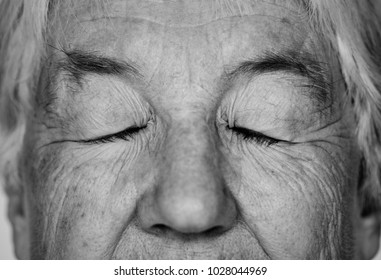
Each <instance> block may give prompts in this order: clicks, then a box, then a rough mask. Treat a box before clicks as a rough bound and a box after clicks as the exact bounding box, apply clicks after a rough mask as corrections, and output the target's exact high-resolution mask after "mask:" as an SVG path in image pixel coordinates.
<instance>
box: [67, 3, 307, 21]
mask: <svg viewBox="0 0 381 280" xmlns="http://www.w3.org/2000/svg"><path fill="white" fill-rule="evenodd" d="M78 2H79V3H77V1H76V2H75V4H74V3H72V2H70V3H72V4H67V3H66V4H65V5H64V6H61V7H60V10H61V11H65V10H66V11H67V12H63V13H62V12H61V13H60V14H61V15H60V16H61V17H62V18H61V21H62V19H63V18H64V22H70V21H72V20H75V21H76V22H78V23H80V22H91V21H97V20H100V19H117V18H118V19H121V18H130V19H143V20H146V21H150V22H153V23H156V24H160V25H165V26H168V27H179V28H181V27H197V26H202V25H207V24H209V23H213V22H215V21H218V20H221V19H226V18H232V17H245V16H258V17H270V18H273V19H274V20H276V21H282V22H283V18H284V17H283V16H280V17H277V16H274V15H271V13H273V10H274V8H275V9H279V10H284V11H285V13H289V15H291V16H293V17H294V16H296V17H300V14H301V12H302V13H303V14H304V13H305V12H306V11H304V10H303V9H301V8H300V7H301V5H299V4H298V3H299V1H297V0H290V2H287V3H286V4H284V2H280V3H281V4H279V3H278V1H277V0H273V1H263V0H255V1H249V0H210V1H208V0H203V1H200V3H199V5H193V6H192V4H184V2H183V1H148V0H146V1H141V2H135V1H115V2H112V3H106V4H105V3H104V2H101V3H102V4H99V3H98V2H99V1H96V2H95V3H93V2H90V3H88V1H86V0H84V1H78ZM152 2H153V3H152ZM261 3H262V4H266V5H268V8H267V11H268V12H267V11H266V13H257V12H256V10H257V9H256V5H257V4H261ZM137 6H138V8H137ZM168 6H170V7H168ZM200 11H201V12H200ZM70 18H71V19H70ZM302 18H303V17H302ZM69 19H70V20H69Z"/></svg>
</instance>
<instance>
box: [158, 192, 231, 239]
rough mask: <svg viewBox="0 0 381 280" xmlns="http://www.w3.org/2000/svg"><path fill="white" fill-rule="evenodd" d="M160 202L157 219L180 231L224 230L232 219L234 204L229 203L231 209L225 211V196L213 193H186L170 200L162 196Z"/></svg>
mask: <svg viewBox="0 0 381 280" xmlns="http://www.w3.org/2000/svg"><path fill="white" fill-rule="evenodd" d="M203 195H204V196H203ZM224 200H225V201H224ZM160 202H161V205H160V208H159V209H160V210H159V212H158V213H157V214H158V217H157V218H158V221H160V222H161V223H162V224H163V225H165V226H166V227H168V228H170V229H172V230H174V231H177V232H180V233H204V232H208V231H211V230H212V229H219V230H221V229H224V230H226V229H228V228H229V227H230V225H231V224H232V220H234V215H235V209H234V208H235V207H234V205H229V208H231V209H230V210H229V211H227V209H226V206H227V203H226V197H219V196H218V195H215V194H214V195H207V194H200V193H198V194H197V193H195V194H192V195H189V194H188V195H187V196H185V197H183V198H182V199H177V200H175V201H171V199H169V200H167V199H166V198H163V199H161V200H160ZM232 208H233V209H232Z"/></svg>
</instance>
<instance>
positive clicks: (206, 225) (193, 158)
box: [138, 129, 237, 234]
mask: <svg viewBox="0 0 381 280" xmlns="http://www.w3.org/2000/svg"><path fill="white" fill-rule="evenodd" d="M177 132H179V131H177ZM198 132H199V133H197V131H191V130H189V131H188V132H186V133H179V134H180V135H182V136H181V137H180V138H178V139H177V138H175V139H174V140H172V141H171V143H168V145H166V148H164V149H163V151H162V154H163V157H162V161H161V164H160V165H161V166H162V168H161V170H160V174H161V175H160V180H159V181H158V183H157V184H156V186H155V187H154V188H153V189H151V190H150V191H148V192H147V193H145V194H144V195H143V197H142V199H141V200H140V202H139V204H138V219H139V221H140V225H141V226H142V228H143V229H144V230H146V231H148V232H155V233H158V232H159V233H164V232H167V233H168V232H172V233H173V232H177V233H182V234H202V233H212V232H213V233H222V232H224V231H226V230H228V229H229V228H231V227H232V225H233V223H234V221H235V219H236V216H237V207H236V203H235V201H234V198H233V196H232V194H231V192H230V191H229V190H228V188H227V185H226V184H225V181H224V179H223V176H222V172H221V168H220V165H221V160H222V157H221V155H219V154H218V150H217V149H216V144H215V141H213V139H212V137H210V132H208V130H207V129H201V131H198ZM197 134H198V135H197ZM200 134H201V135H200ZM202 134H203V135H202ZM208 135H209V137H208Z"/></svg>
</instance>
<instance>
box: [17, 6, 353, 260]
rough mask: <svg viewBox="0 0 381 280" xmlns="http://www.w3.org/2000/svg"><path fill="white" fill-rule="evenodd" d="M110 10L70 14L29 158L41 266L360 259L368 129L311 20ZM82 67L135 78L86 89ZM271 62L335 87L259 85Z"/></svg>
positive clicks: (25, 174) (169, 9)
mask: <svg viewBox="0 0 381 280" xmlns="http://www.w3.org/2000/svg"><path fill="white" fill-rule="evenodd" d="M107 2H110V3H108V5H107V7H96V8H94V7H92V8H91V7H90V6H91V5H94V1H75V2H74V3H75V6H74V7H73V6H70V7H69V6H68V7H66V6H61V7H59V11H60V15H59V17H58V19H57V20H56V21H55V25H54V30H55V31H56V32H53V35H52V38H51V44H52V45H53V46H55V47H56V48H57V50H51V60H50V61H49V64H47V66H46V68H45V71H44V73H43V76H42V79H41V80H42V83H41V87H40V91H39V97H38V102H37V103H36V108H35V112H36V113H35V115H34V118H31V119H30V122H29V126H28V131H27V134H26V137H25V146H24V156H23V158H22V162H23V165H22V168H21V173H22V178H23V181H24V182H25V185H26V186H25V189H26V196H27V197H28V199H27V200H26V201H27V206H26V208H27V213H29V217H28V219H29V221H30V223H29V228H30V230H29V232H28V233H27V234H28V236H29V242H30V244H31V248H30V252H31V255H30V257H32V258H49V259H56V258H64V259H108V258H113V259H159V258H161V259H331V258H353V257H355V256H356V253H357V251H358V249H357V247H356V242H355V240H356V234H357V233H356V231H355V230H354V226H355V224H356V223H357V222H358V220H359V216H360V211H359V209H358V207H357V205H358V203H357V189H358V181H359V176H358V174H359V170H360V166H359V162H360V152H359V150H358V148H357V145H356V142H355V138H354V123H355V121H354V116H353V113H352V111H351V108H350V102H345V95H344V91H345V90H344V85H343V83H342V80H341V77H340V74H339V73H340V70H339V64H338V61H337V60H336V59H335V58H334V57H333V56H331V55H330V53H329V52H328V51H327V47H326V46H325V45H324V44H323V43H324V42H322V40H319V37H318V35H317V34H316V33H315V32H314V31H313V30H312V28H311V27H310V26H309V25H308V24H307V22H306V17H305V14H304V12H303V10H302V8H301V7H300V6H297V5H296V4H294V3H293V2H286V1H279V3H278V1H275V2H262V1H249V0H245V1H230V2H229V1H225V2H228V4H229V5H226V4H223V3H224V2H223V1H202V0H197V1H148V0H139V1H138V0H135V1H107ZM236 3H240V5H239V6H238V5H237V4H236ZM62 5H64V4H62ZM60 50H64V51H65V52H66V54H65V53H64V52H63V51H60ZM79 54H84V55H83V57H86V55H87V56H89V57H90V56H91V57H92V58H94V57H97V56H101V57H103V58H106V57H107V58H110V59H113V60H117V61H119V62H120V63H121V64H122V65H126V64H124V62H125V63H129V64H130V65H131V66H132V67H134V70H133V71H132V72H133V73H131V71H130V72H129V73H124V72H125V71H121V72H123V73H122V74H120V73H119V74H115V73H95V72H94V73H92V72H91V71H87V70H83V69H82V70H83V73H82V72H81V74H80V75H78V76H77V77H73V75H72V74H70V71H72V72H73V71H74V70H73V69H71V70H70V69H69V67H66V68H65V66H62V65H66V64H70V62H68V61H69V60H70V59H68V58H71V59H74V60H76V59H78V58H79V57H80V55H79ZM271 55H275V56H282V57H293V58H296V57H300V58H301V59H302V58H305V57H308V59H304V60H303V61H307V60H308V61H312V60H313V61H316V62H319V63H320V65H321V66H322V67H321V69H320V70H319V71H320V73H321V77H319V78H320V79H322V80H324V81H325V84H323V86H319V85H316V84H313V83H312V82H311V81H310V80H311V79H310V78H309V77H306V76H303V75H302V74H301V73H298V72H297V71H296V70H289V69H288V70H287V69H275V70H274V71H269V70H267V71H263V73H262V72H261V71H257V72H255V71H250V70H248V69H249V68H250V67H251V66H253V65H255V62H258V61H260V60H261V59H262V60H263V59H265V58H266V57H268V56H271ZM87 59H88V57H87ZM250 62H251V64H250ZM65 63H66V64H65ZM245 65H246V66H245ZM72 68H73V67H72ZM74 68H75V67H74ZM275 68H276V67H275ZM68 69H69V70H68ZM245 69H246V70H245ZM130 70H131V69H130ZM127 72H128V71H127ZM49 73H50V75H49ZM52 73H55V74H54V75H52ZM48 81H50V83H48ZM324 86H326V87H327V89H328V90H326V91H324V90H322V89H321V88H322V87H324ZM47 89H49V90H47ZM131 127H135V128H134V129H130V130H128V131H130V132H132V134H131V135H127V136H126V135H124V136H121V135H122V134H121V133H119V132H122V131H125V130H126V129H127V128H131ZM114 134H115V137H112V136H111V137H106V138H105V137H104V136H107V135H114ZM101 137H103V138H101ZM92 140H93V141H92ZM26 182H27V183H26Z"/></svg>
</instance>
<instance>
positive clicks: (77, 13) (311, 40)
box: [51, 0, 324, 66]
mask: <svg viewBox="0 0 381 280" xmlns="http://www.w3.org/2000/svg"><path fill="white" fill-rule="evenodd" d="M52 14H55V15H58V16H57V17H56V18H55V20H54V24H53V32H51V33H52V35H53V36H52V40H53V45H56V46H62V47H63V48H64V49H66V50H68V49H71V48H74V49H75V48H79V49H85V50H94V51H97V52H101V53H102V54H104V55H109V56H112V57H121V56H122V57H123V58H124V59H127V58H128V59H130V60H131V61H133V62H139V63H142V64H145V62H146V61H147V60H150V61H151V62H152V63H155V58H157V57H158V56H163V53H160V54H159V53H158V49H161V50H164V51H165V50H167V52H169V50H171V51H170V54H173V53H174V52H173V51H172V50H173V49H174V50H175V53H177V52H178V50H180V49H183V48H185V47H186V48H188V49H189V51H188V53H191V52H192V53H193V55H195V56H196V57H197V56H199V58H201V56H203V57H202V59H207V58H206V57H205V55H203V54H205V53H209V54H210V57H209V58H210V59H212V57H214V58H216V59H217V60H219V61H221V63H222V65H226V64H230V63H234V62H235V61H239V60H244V59H248V58H250V57H255V56H256V55H258V54H261V53H263V52H265V51H272V52H280V51H283V50H286V51H287V50H292V51H293V52H299V51H303V50H305V49H306V50H308V52H310V53H316V54H317V53H323V50H322V44H321V42H320V41H318V40H317V36H315V32H313V30H312V28H310V26H309V25H308V24H306V19H307V18H308V17H307V16H306V11H305V10H304V9H303V7H302V6H301V5H300V4H299V3H298V2H297V1H295V0H293V1H291V0H290V1H276V0H271V1H263V0H240V1H235V0H218V1H217V0H193V1H179V0H162V1H159V0H140V1H139V0H129V1H122V0H115V1H97V0H96V1H88V0H80V1H61V2H60V4H59V5H58V6H56V11H55V13H52ZM217 52H219V54H218V55H217ZM213 54H215V56H213ZM243 54H245V55H246V57H242V55H243ZM217 56H218V57H217ZM322 57H324V55H323V56H322ZM196 60H197V58H196ZM145 66H146V65H145Z"/></svg>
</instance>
